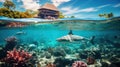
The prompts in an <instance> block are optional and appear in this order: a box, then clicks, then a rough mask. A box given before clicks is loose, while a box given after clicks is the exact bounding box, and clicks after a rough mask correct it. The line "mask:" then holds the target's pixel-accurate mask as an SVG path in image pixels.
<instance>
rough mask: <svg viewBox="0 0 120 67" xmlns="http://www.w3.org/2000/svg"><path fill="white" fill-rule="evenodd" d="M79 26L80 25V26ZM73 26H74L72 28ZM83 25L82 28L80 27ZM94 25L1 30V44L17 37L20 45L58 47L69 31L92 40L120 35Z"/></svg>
mask: <svg viewBox="0 0 120 67" xmlns="http://www.w3.org/2000/svg"><path fill="white" fill-rule="evenodd" d="M78 24H79V25H78ZM70 25H73V26H70ZM80 25H81V26H80ZM92 25H93V26H95V25H94V24H93V23H92V24H87V23H85V24H83V23H80V22H78V23H76V25H74V23H65V24H40V25H32V26H26V27H22V28H6V27H3V28H0V35H1V36H0V43H1V44H5V38H7V37H8V36H16V37H17V38H18V40H19V42H20V43H28V44H31V43H32V42H34V41H37V42H39V43H47V44H49V43H51V45H52V46H56V43H58V42H57V41H56V39H57V38H59V37H62V36H65V35H67V34H68V32H69V30H70V29H72V30H73V33H74V34H75V35H79V36H83V37H85V38H90V37H92V36H96V39H97V38H102V37H103V38H105V37H109V39H112V38H113V37H114V36H116V35H120V30H115V29H113V30H112V29H111V30H110V29H104V30H103V29H102V27H103V28H104V24H101V26H100V25H98V27H96V26H95V27H91V26H92ZM19 31H23V32H25V34H21V35H16V33H17V32H19Z"/></svg>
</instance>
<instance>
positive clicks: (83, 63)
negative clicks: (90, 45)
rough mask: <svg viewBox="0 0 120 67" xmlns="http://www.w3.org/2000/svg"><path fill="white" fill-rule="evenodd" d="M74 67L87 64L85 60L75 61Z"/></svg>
mask: <svg viewBox="0 0 120 67" xmlns="http://www.w3.org/2000/svg"><path fill="white" fill-rule="evenodd" d="M72 67H87V64H86V63H85V62H83V61H75V62H74V63H73V64H72Z"/></svg>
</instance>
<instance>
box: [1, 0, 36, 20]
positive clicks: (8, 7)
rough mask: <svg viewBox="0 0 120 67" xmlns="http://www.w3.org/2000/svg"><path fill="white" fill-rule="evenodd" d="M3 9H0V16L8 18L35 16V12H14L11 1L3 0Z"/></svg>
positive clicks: (13, 5)
mask: <svg viewBox="0 0 120 67" xmlns="http://www.w3.org/2000/svg"><path fill="white" fill-rule="evenodd" d="M3 6H4V7H3V8H0V16H5V17H9V18H31V17H33V16H34V15H35V12H34V11H33V12H32V11H30V10H26V11H25V12H20V11H15V10H14V9H15V4H14V3H13V2H12V1H9V0H5V2H4V3H3Z"/></svg>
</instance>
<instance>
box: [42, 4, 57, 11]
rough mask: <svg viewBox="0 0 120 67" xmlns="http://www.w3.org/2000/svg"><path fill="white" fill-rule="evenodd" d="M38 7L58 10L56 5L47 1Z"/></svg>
mask: <svg viewBox="0 0 120 67" xmlns="http://www.w3.org/2000/svg"><path fill="white" fill-rule="evenodd" d="M40 9H50V10H55V11H58V9H57V7H56V6H55V5H53V4H49V3H46V4H45V5H43V6H42V7H41V8H40Z"/></svg>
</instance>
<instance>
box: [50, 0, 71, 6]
mask: <svg viewBox="0 0 120 67" xmlns="http://www.w3.org/2000/svg"><path fill="white" fill-rule="evenodd" d="M51 1H52V3H53V4H54V5H55V6H59V5H60V4H62V3H65V2H69V1H71V0H51Z"/></svg>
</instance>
